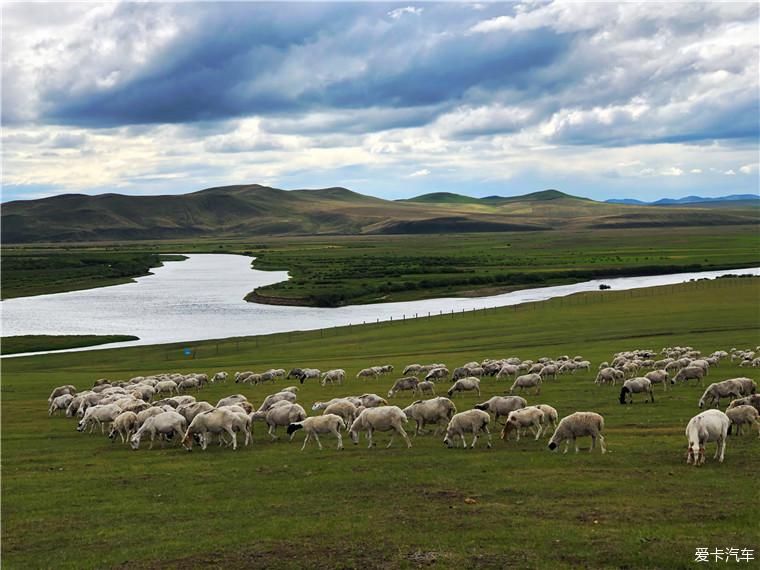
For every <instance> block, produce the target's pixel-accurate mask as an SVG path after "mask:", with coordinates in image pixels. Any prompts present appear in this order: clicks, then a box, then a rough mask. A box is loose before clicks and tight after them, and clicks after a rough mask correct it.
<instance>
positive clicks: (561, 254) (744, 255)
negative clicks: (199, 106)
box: [2, 226, 760, 306]
mask: <svg viewBox="0 0 760 570" xmlns="http://www.w3.org/2000/svg"><path fill="white" fill-rule="evenodd" d="M209 252H219V253H239V254H245V255H252V256H255V257H256V261H255V262H254V267H255V268H257V269H264V270H267V269H269V270H272V269H278V270H287V271H289V272H290V275H291V279H290V280H288V281H287V282H282V283H278V284H275V285H271V286H269V287H262V288H259V289H257V291H256V298H257V300H260V301H264V302H267V301H269V302H278V301H279V302H284V303H291V304H305V305H319V306H333V305H340V304H356V303H374V302H387V301H406V300H414V299H422V298H432V297H438V296H451V295H458V296H461V295H470V296H477V295H489V294H495V293H500V292H506V291H509V290H512V289H515V288H518V287H521V288H524V287H525V286H539V285H553V284H560V283H568V282H574V281H584V280H587V279H590V278H595V277H605V276H610V277H611V276H619V275H637V274H645V273H672V272H676V271H685V270H688V269H689V268H697V266H699V267H698V268H699V269H703V270H708V269H724V268H731V267H747V266H753V265H758V264H760V253H758V252H760V232H758V231H757V230H756V227H755V226H707V227H701V228H694V227H688V228H678V227H675V228H674V227H662V228H629V229H626V230H621V229H615V230H611V229H596V230H581V229H574V230H555V231H543V232H501V233H490V234H485V233H474V234H473V233H470V234H440V235H416V236H412V235H399V236H311V237H282V238H253V239H250V240H242V241H241V240H196V241H192V242H187V241H160V242H131V243H130V242H127V243H122V244H118V245H117V244H97V243H83V244H76V245H74V244H70V245H67V246H66V248H65V249H63V248H62V247H61V246H57V247H56V246H50V247H41V246H37V245H35V246H13V247H5V248H3V250H2V255H3V295H4V296H5V297H8V296H17V295H26V294H38V293H48V292H57V291H62V290H67V288H72V289H73V288H81V287H88V286H89V287H94V286H102V285H109V284H114V283H115V282H122V281H124V280H128V279H129V277H128V276H127V277H123V276H122V277H118V278H117V280H116V281H114V278H113V276H112V275H111V272H112V271H113V267H114V266H115V265H114V264H115V262H116V261H117V260H119V259H122V258H125V259H146V260H148V262H147V263H150V260H152V259H155V257H156V256H157V255H158V254H172V253H209ZM87 259H90V260H92V259H94V260H98V264H96V265H94V266H91V265H89V264H88V263H85V262H83V261H82V260H87ZM111 260H113V262H111ZM35 264H36V265H37V266H38V268H36V269H33V268H29V269H25V268H27V267H29V266H34V265H35ZM71 264H74V265H76V267H75V268H74V269H70V265H71ZM81 272H85V273H86V275H84V277H82V276H81ZM145 272H146V268H145V267H144V266H142V265H141V266H138V267H136V268H135V273H134V274H135V275H137V274H141V273H145Z"/></svg>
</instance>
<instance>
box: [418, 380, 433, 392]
mask: <svg viewBox="0 0 760 570" xmlns="http://www.w3.org/2000/svg"><path fill="white" fill-rule="evenodd" d="M417 391H418V392H419V393H420V395H423V394H430V395H431V396H435V382H430V381H429V380H423V381H422V382H420V383H419V384H417Z"/></svg>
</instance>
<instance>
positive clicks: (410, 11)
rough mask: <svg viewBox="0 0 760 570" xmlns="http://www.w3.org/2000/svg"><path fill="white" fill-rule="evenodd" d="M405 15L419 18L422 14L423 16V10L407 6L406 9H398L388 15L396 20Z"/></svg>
mask: <svg viewBox="0 0 760 570" xmlns="http://www.w3.org/2000/svg"><path fill="white" fill-rule="evenodd" d="M404 14H414V15H415V16H419V15H420V14H422V8H415V7H414V6H406V7H404V8H396V9H395V10H391V11H390V12H388V15H389V16H390V17H391V18H393V19H394V20H398V19H399V18H400V17H401V16H403V15H404Z"/></svg>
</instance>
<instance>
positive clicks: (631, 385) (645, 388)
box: [620, 377, 654, 404]
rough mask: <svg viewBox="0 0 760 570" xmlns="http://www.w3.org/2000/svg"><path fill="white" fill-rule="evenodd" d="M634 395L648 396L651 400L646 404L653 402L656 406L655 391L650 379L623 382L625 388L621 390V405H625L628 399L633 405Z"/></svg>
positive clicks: (641, 378) (640, 378) (630, 379)
mask: <svg viewBox="0 0 760 570" xmlns="http://www.w3.org/2000/svg"><path fill="white" fill-rule="evenodd" d="M634 394H648V395H649V398H648V399H647V400H645V402H649V401H651V402H652V403H653V404H654V390H652V382H651V381H650V380H649V378H643V377H639V378H629V379H628V380H626V381H625V382H623V387H622V388H621V389H620V403H621V404H625V402H626V399H627V400H628V403H629V404H633V395H634Z"/></svg>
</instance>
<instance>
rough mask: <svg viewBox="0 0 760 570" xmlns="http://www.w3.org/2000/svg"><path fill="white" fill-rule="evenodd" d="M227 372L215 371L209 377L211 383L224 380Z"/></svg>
mask: <svg viewBox="0 0 760 570" xmlns="http://www.w3.org/2000/svg"><path fill="white" fill-rule="evenodd" d="M227 377H228V374H227V373H226V372H224V371H221V372H217V373H216V374H214V375H213V376H212V377H211V383H212V384H214V383H216V382H226V381H227Z"/></svg>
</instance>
